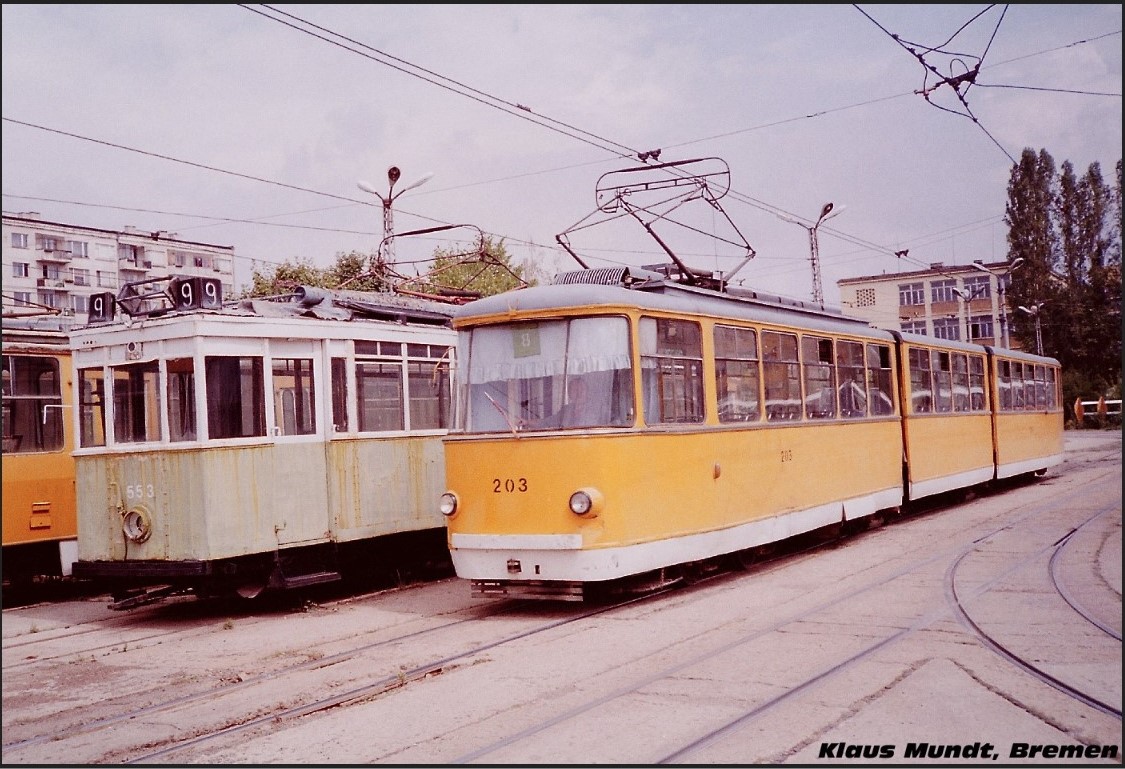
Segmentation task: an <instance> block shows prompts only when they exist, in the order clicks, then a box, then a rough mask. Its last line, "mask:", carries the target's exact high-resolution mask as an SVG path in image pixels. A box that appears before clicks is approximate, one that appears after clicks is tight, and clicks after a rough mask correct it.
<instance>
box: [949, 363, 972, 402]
mask: <svg viewBox="0 0 1125 769" xmlns="http://www.w3.org/2000/svg"><path fill="white" fill-rule="evenodd" d="M949 361H950V373H951V374H952V380H953V410H954V411H957V412H961V411H970V410H971V403H970V401H969V358H968V356H967V355H963V354H961V353H950V356H949Z"/></svg>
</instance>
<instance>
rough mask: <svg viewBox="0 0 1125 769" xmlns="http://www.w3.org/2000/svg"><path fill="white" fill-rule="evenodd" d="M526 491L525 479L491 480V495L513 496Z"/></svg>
mask: <svg viewBox="0 0 1125 769" xmlns="http://www.w3.org/2000/svg"><path fill="white" fill-rule="evenodd" d="M517 491H518V492H521V493H522V492H525V491H527V478H493V479H492V493H493V494H503V493H508V494H514V493H515V492H517Z"/></svg>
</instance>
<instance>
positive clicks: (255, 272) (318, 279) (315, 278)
mask: <svg viewBox="0 0 1125 769" xmlns="http://www.w3.org/2000/svg"><path fill="white" fill-rule="evenodd" d="M333 282H334V278H333V277H332V276H331V275H330V274H329V271H328V270H325V269H322V268H320V267H315V266H313V264H312V262H311V261H307V260H302V259H300V258H298V259H297V260H296V261H294V262H292V263H290V262H283V263H282V264H275V265H271V266H265V267H262V268H260V269H259V268H258V266H257V265H255V266H254V268H253V269H252V270H251V283H250V287H249V288H245V289H243V290H242V296H243V297H244V298H249V297H262V296H281V295H284V294H291V293H293V291H294V290H295V289H296V288H297V287H298V286H319V287H321V288H328V287H329V286H330V285H332V283H333Z"/></svg>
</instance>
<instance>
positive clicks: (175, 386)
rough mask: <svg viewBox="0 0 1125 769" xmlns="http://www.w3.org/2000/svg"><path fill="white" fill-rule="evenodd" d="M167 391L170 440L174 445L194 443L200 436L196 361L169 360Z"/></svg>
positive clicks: (166, 367)
mask: <svg viewBox="0 0 1125 769" xmlns="http://www.w3.org/2000/svg"><path fill="white" fill-rule="evenodd" d="M164 366H165V370H166V371H167V380H166V381H167V384H166V388H165V389H166V391H167V393H168V440H169V441H171V442H172V443H179V442H182V441H194V440H196V439H197V438H198V436H199V428H198V423H197V421H196V414H195V359H194V358H169V359H168V360H167V361H166V362H165V364H164Z"/></svg>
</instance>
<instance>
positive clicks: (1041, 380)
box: [1035, 363, 1047, 411]
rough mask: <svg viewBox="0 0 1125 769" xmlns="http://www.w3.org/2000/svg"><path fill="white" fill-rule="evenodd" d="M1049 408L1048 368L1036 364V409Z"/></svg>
mask: <svg viewBox="0 0 1125 769" xmlns="http://www.w3.org/2000/svg"><path fill="white" fill-rule="evenodd" d="M1045 408H1047V367H1046V366H1043V365H1042V364H1039V363H1036V364H1035V409H1036V410H1037V411H1040V410H1043V409H1045Z"/></svg>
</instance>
